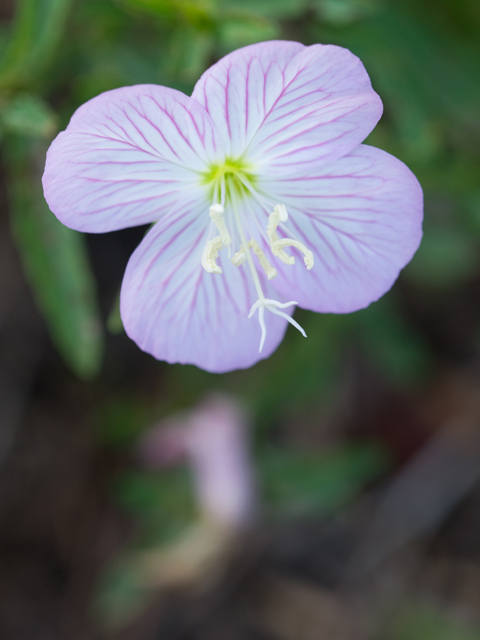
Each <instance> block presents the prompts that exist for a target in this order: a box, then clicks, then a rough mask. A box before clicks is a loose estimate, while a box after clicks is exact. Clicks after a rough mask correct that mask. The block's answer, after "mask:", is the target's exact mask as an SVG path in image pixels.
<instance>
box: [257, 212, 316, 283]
mask: <svg viewBox="0 0 480 640" xmlns="http://www.w3.org/2000/svg"><path fill="white" fill-rule="evenodd" d="M287 220H288V212H287V207H286V206H285V205H284V204H277V205H275V208H274V210H273V213H271V214H270V215H269V217H268V224H267V234H268V239H269V241H270V247H271V249H272V253H273V255H274V256H277V258H280V260H281V261H282V262H283V263H285V264H295V258H294V256H290V255H289V254H288V253H287V252H286V251H284V247H294V248H295V249H298V250H299V251H301V252H302V253H303V261H304V263H305V266H306V267H307V269H308V270H309V271H310V269H311V268H312V267H313V263H314V259H313V253H312V252H311V251H310V249H307V247H306V246H305V245H304V244H303V243H302V242H299V241H298V240H293V239H292V238H279V237H278V233H277V227H278V225H279V224H280V222H286V221H287Z"/></svg>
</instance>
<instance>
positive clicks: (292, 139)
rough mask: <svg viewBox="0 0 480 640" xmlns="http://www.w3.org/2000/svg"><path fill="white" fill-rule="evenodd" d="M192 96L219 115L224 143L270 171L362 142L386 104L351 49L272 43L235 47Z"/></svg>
mask: <svg viewBox="0 0 480 640" xmlns="http://www.w3.org/2000/svg"><path fill="white" fill-rule="evenodd" d="M192 97H193V98H195V99H196V100H198V102H200V103H201V104H202V105H203V106H204V107H205V108H206V109H207V111H208V112H209V113H210V114H211V115H212V117H213V118H214V120H215V123H216V125H217V127H218V128H219V130H220V133H221V136H222V141H223V144H224V145H225V147H226V148H227V149H229V152H230V155H231V156H233V157H237V156H243V155H245V158H246V159H247V160H251V161H252V162H255V163H256V164H257V165H260V167H261V172H262V173H263V174H268V175H278V174H279V173H283V174H288V175H292V174H298V173H305V172H306V171H311V170H312V169H314V168H316V167H318V166H319V164H324V163H328V162H332V161H334V160H336V159H337V158H340V157H342V156H343V155H346V154H347V153H349V152H350V151H352V150H353V149H354V148H355V147H356V146H358V145H359V144H360V143H361V142H362V141H363V140H364V139H365V137H366V136H367V135H368V134H369V133H370V131H371V130H372V129H373V127H374V126H375V125H376V124H377V122H378V120H379V118H380V116H381V114H382V103H381V100H380V98H379V97H378V95H377V94H376V93H375V91H373V89H372V86H371V83H370V79H369V77H368V75H367V72H366V71H365V68H364V66H363V64H362V63H361V61H360V60H359V59H358V58H357V57H356V56H355V55H353V54H352V53H351V52H350V51H348V50H347V49H343V48H342V47H337V46H334V45H320V44H315V45H312V46H310V47H305V46H303V45H302V44H299V43H298V42H282V41H271V42H263V43H260V44H255V45H251V46H248V47H245V48H243V49H239V50H238V51H234V52H233V53H230V54H229V55H227V56H225V57H224V58H222V59H221V60H220V61H219V62H217V63H216V64H215V65H213V66H212V67H211V68H210V69H208V71H206V72H205V73H204V74H203V76H202V77H201V78H200V80H199V81H198V83H197V85H196V86H195V89H194V92H193V94H192Z"/></svg>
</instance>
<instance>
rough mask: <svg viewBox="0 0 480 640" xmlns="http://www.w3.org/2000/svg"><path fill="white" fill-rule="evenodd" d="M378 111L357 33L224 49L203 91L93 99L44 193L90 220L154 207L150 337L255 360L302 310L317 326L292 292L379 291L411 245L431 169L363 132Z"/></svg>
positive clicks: (86, 226)
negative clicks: (353, 46)
mask: <svg viewBox="0 0 480 640" xmlns="http://www.w3.org/2000/svg"><path fill="white" fill-rule="evenodd" d="M381 113H382V104H381V101H380V98H379V97H378V95H377V94H376V93H375V92H374V91H373V89H372V86H371V83H370V80H369V78H368V75H367V73H366V71H365V69H364V67H363V65H362V63H361V62H360V60H359V59H358V58H357V57H356V56H354V55H353V54H352V53H350V52H349V51H348V50H346V49H343V48H341V47H337V46H333V45H320V44H316V45H313V46H310V47H305V46H303V45H302V44H299V43H297V42H282V41H272V42H264V43H260V44H255V45H251V46H248V47H245V48H243V49H239V50H237V51H234V52H233V53H231V54H229V55H227V56H225V57H224V58H222V59H221V60H220V61H219V62H217V63H216V64H214V65H213V66H212V67H211V68H210V69H208V70H207V71H206V72H205V73H204V74H203V76H202V77H201V78H200V80H199V81H198V83H197V84H196V86H195V89H194V91H193V94H192V97H190V98H189V97H188V96H186V95H184V94H183V93H181V92H179V91H176V90H174V89H170V88H167V87H161V86H156V85H137V86H133V87H124V88H122V89H115V90H113V91H107V92H105V93H103V94H101V95H99V96H97V97H96V98H93V99H92V100H90V101H89V102H87V103H86V104H84V105H83V106H81V107H80V108H79V109H78V110H77V111H76V112H75V114H74V115H73V117H72V119H71V121H70V124H69V125H68V127H67V129H66V131H64V132H62V133H60V134H59V135H58V137H57V138H56V139H55V140H54V142H53V144H52V146H51V147H50V149H49V152H48V155H47V163H46V168H45V174H44V177H43V184H44V190H45V197H46V199H47V201H48V203H49V205H50V208H51V209H52V211H53V212H54V213H55V214H56V215H57V217H58V218H59V219H60V220H61V221H62V222H63V223H64V224H66V225H67V226H69V227H71V228H73V229H77V230H79V231H87V232H93V233H100V232H105V231H112V230H115V229H122V228H124V227H128V226H134V225H142V224H146V223H153V226H152V227H151V228H150V230H149V231H148V233H147V234H146V236H145V237H144V239H143V241H142V242H141V243H140V245H139V247H138V248H137V249H136V251H135V252H134V253H133V255H132V257H131V258H130V261H129V263H128V266H127V269H126V273H125V277H124V280H123V284H122V291H121V315H122V320H123V323H124V326H125V330H126V332H127V334H128V335H129V336H130V337H131V338H132V339H133V340H135V342H136V343H137V344H138V345H139V346H140V347H141V348H142V349H144V350H145V351H147V352H148V353H151V354H152V355H154V356H155V357H156V358H158V359H161V360H166V361H168V362H180V363H184V364H186V363H191V364H195V365H197V366H199V367H202V368H204V369H207V370H209V371H213V372H224V371H229V370H232V369H238V368H244V367H249V366H251V365H252V364H254V363H255V362H256V361H258V360H259V359H261V358H266V357H268V356H269V355H270V354H271V353H272V352H273V351H274V350H275V349H276V347H277V346H278V344H279V343H280V341H281V340H282V338H283V335H284V333H285V330H286V327H287V325H288V323H290V324H292V325H294V326H295V327H296V328H297V329H298V330H299V331H300V332H301V333H303V335H305V333H304V331H303V329H302V328H301V327H300V325H299V324H298V323H297V322H296V321H295V320H293V318H291V314H292V312H293V310H294V307H295V305H299V306H300V307H303V308H306V309H311V310H313V311H318V312H324V313H325V312H331V313H347V312H350V311H355V310H357V309H361V308H363V307H366V306H367V305H368V304H370V303H371V302H372V301H374V300H377V299H378V298H379V297H380V296H382V295H383V294H384V293H385V292H386V291H387V290H388V289H389V288H390V287H391V286H392V284H393V282H394V281H395V280H396V278H397V276H398V273H399V271H400V269H402V268H403V267H404V266H405V264H407V263H408V262H409V260H410V259H411V258H412V256H413V254H414V253H415V251H416V249H417V247H418V245H419V242H420V239H421V220H422V191H421V188H420V185H419V184H418V182H417V180H416V178H415V177H414V176H413V174H412V173H411V172H410V170H409V169H408V168H407V167H406V166H405V165H404V164H403V163H402V162H400V161H399V160H397V159H396V158H394V157H393V156H391V155H389V154H388V153H385V152H384V151H381V150H379V149H376V148H373V147H370V146H367V145H363V144H361V142H362V141H363V140H364V139H365V137H366V136H367V135H368V134H369V133H370V131H371V130H372V129H373V127H374V126H375V125H376V123H377V122H378V120H379V118H380V116H381ZM254 316H255V317H256V318H257V320H255V318H254Z"/></svg>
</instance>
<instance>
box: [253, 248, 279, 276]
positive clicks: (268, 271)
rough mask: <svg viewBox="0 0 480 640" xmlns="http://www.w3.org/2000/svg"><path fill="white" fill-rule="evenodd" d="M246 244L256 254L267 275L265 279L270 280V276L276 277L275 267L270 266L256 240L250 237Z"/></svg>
mask: <svg viewBox="0 0 480 640" xmlns="http://www.w3.org/2000/svg"><path fill="white" fill-rule="evenodd" d="M248 246H249V247H250V248H251V249H252V251H253V253H254V254H255V255H256V256H257V258H258V261H259V263H260V266H261V267H262V269H263V270H264V271H265V274H266V276H267V280H271V279H272V278H276V277H277V270H276V269H275V267H272V265H271V264H270V263H269V261H268V260H267V258H266V256H265V254H264V253H263V251H262V250H261V249H260V245H259V244H258V242H257V241H256V240H254V239H253V238H252V239H251V240H250V242H249V243H248Z"/></svg>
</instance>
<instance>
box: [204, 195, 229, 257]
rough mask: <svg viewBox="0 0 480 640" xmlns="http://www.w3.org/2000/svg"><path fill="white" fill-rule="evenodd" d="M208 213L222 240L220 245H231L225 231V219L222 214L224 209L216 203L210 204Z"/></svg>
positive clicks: (227, 233)
mask: <svg viewBox="0 0 480 640" xmlns="http://www.w3.org/2000/svg"><path fill="white" fill-rule="evenodd" d="M209 211H210V217H211V219H212V220H213V222H214V224H215V226H216V227H217V229H218V232H219V234H220V237H221V238H222V244H224V245H225V246H226V247H228V245H229V244H232V238H231V236H230V233H229V231H228V229H227V225H226V223H225V218H224V217H223V214H224V213H225V207H223V206H222V205H221V204H218V203H217V204H212V206H211V207H210V209H209Z"/></svg>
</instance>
